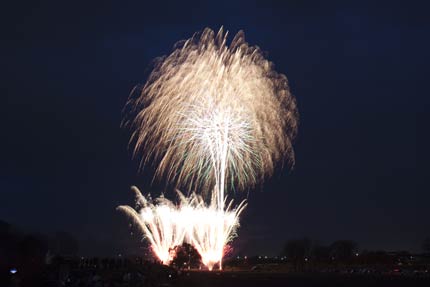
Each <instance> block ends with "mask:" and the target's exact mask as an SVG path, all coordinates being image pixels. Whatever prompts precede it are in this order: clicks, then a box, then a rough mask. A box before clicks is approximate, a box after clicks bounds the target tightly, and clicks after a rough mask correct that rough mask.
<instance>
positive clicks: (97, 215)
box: [0, 0, 430, 255]
mask: <svg viewBox="0 0 430 287" xmlns="http://www.w3.org/2000/svg"><path fill="white" fill-rule="evenodd" d="M12 2H13V1H9V4H7V5H6V6H4V5H3V7H2V8H1V12H0V13H1V14H2V15H1V17H0V19H1V20H0V22H1V23H0V24H1V25H0V26H1V28H0V29H1V32H2V33H1V44H0V63H1V68H0V71H1V75H0V81H1V84H0V89H1V90H0V94H1V99H2V100H1V105H0V109H1V112H0V117H1V120H0V125H1V126H0V127H1V134H2V136H1V141H0V220H4V221H7V222H10V223H12V224H15V225H17V226H19V227H20V228H22V229H24V230H31V231H37V232H43V233H47V232H54V231H56V230H64V231H68V232H71V233H72V234H74V235H75V236H76V237H77V238H79V239H80V240H81V241H82V242H81V250H82V252H83V253H84V254H114V253H116V252H135V251H136V250H139V249H138V248H139V246H141V245H142V243H141V242H140V239H139V238H138V236H137V235H136V234H134V235H133V236H132V235H131V234H130V232H131V231H133V229H131V228H130V227H129V225H128V220H127V218H126V217H125V216H124V215H123V214H121V213H119V212H117V211H115V207H116V206H117V205H119V204H131V205H132V204H133V202H134V200H133V194H132V193H131V192H130V190H129V186H130V185H132V184H138V185H139V186H144V183H145V182H146V183H147V182H148V181H149V177H148V176H147V175H146V176H145V174H143V175H142V174H138V173H137V168H136V167H137V166H136V163H135V162H133V161H132V160H131V156H130V152H129V151H128V150H127V139H128V132H127V131H125V130H122V129H120V121H121V110H122V108H123V106H124V104H125V102H126V100H127V97H128V95H129V92H130V91H131V89H132V88H133V86H134V85H136V84H138V83H143V82H144V81H145V75H147V74H146V71H147V69H148V67H149V64H150V63H151V60H152V59H153V58H154V57H157V56H161V55H164V54H166V53H169V52H170V51H171V49H172V46H173V44H174V43H175V42H176V41H178V40H181V39H185V38H188V37H190V36H191V35H192V34H193V33H194V32H196V31H199V30H202V29H203V28H204V27H206V26H208V27H211V28H213V29H215V30H217V29H218V28H219V27H220V26H221V25H224V27H225V29H227V30H229V31H230V32H231V34H235V33H236V32H237V31H239V30H240V29H243V30H244V31H245V34H246V37H247V40H248V42H249V43H250V44H253V45H258V46H260V47H261V48H262V49H263V50H264V51H267V53H268V57H269V59H270V60H271V61H273V62H274V63H275V65H276V69H277V70H278V71H279V72H282V73H285V74H286V75H287V77H288V78H289V81H290V85H291V89H292V92H293V93H294V95H295V96H296V97H297V100H298V104H299V109H300V119H301V125H300V130H299V136H298V139H297V141H296V143H295V149H296V156H297V158H296V162H297V163H296V166H295V169H294V170H292V171H288V170H284V171H282V172H279V173H278V174H276V176H275V177H274V178H272V179H271V180H270V181H268V182H267V183H266V184H265V185H264V186H263V187H262V189H261V190H257V191H254V192H250V193H249V207H248V209H247V210H246V211H245V212H244V214H243V216H242V227H241V229H240V230H239V238H238V239H237V240H236V241H234V248H235V251H236V252H239V253H243V254H268V255H274V254H277V253H278V252H279V251H280V250H281V248H282V245H283V243H284V242H285V241H286V240H288V239H292V238H299V237H303V236H309V237H310V238H313V239H315V240H319V241H321V242H322V243H330V242H331V241H333V240H336V239H354V240H356V241H357V242H358V243H359V245H360V247H361V248H369V249H380V248H384V249H389V250H392V249H406V250H412V251H417V250H419V246H420V244H421V242H422V240H423V239H424V238H425V237H426V236H430V220H429V218H430V209H429V207H428V206H429V202H430V193H429V188H428V183H427V180H426V177H427V176H428V174H429V167H428V161H429V152H428V146H429V137H430V136H429V129H428V127H427V124H426V122H427V123H428V122H429V113H428V108H429V102H430V100H429V89H428V83H429V80H428V76H429V67H430V66H429V64H430V61H429V51H430V21H429V17H428V11H429V8H430V7H428V6H423V5H421V6H420V5H415V4H413V2H414V1H402V3H399V4H397V3H396V1H386V2H384V1H368V2H367V1H338V2H336V1H321V2H314V1H299V0H296V1H277V2H272V1H226V2H225V3H224V2H222V1H212V2H213V3H212V4H202V3H199V2H195V3H189V4H184V3H185V2H184V1H172V3H166V2H164V1H147V2H149V3H145V1H135V2H129V3H128V4H125V2H124V1H116V2H115V4H109V3H108V1H100V2H99V3H98V4H93V1H83V2H84V3H85V4H79V3H77V1H43V3H37V2H38V1H31V2H29V3H28V4H26V5H24V4H23V3H21V2H20V3H16V5H15V6H10V5H13V4H11V3H12ZM202 2H203V1H202ZM208 2H209V1H208ZM399 2H400V1H399ZM417 2H418V1H417ZM422 2H425V1H422ZM154 189H157V188H154ZM144 191H146V192H148V191H149V189H147V188H146V189H145V190H144Z"/></svg>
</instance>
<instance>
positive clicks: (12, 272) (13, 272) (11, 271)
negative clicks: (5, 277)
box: [9, 268, 18, 274]
mask: <svg viewBox="0 0 430 287" xmlns="http://www.w3.org/2000/svg"><path fill="white" fill-rule="evenodd" d="M9 272H10V274H15V273H16V272H18V270H16V269H15V268H12V269H10V271H9Z"/></svg>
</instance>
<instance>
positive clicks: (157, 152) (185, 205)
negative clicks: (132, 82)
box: [121, 28, 298, 269]
mask: <svg viewBox="0 0 430 287" xmlns="http://www.w3.org/2000/svg"><path fill="white" fill-rule="evenodd" d="M227 34H228V33H224V32H223V29H222V28H221V29H220V31H219V32H218V33H217V34H215V33H214V32H213V31H212V30H210V29H205V30H204V31H203V32H202V33H201V34H195V35H194V36H193V37H192V38H191V39H188V40H186V41H182V42H180V43H178V44H177V45H176V48H175V50H174V51H173V52H172V53H171V54H170V55H169V56H167V57H162V58H159V59H158V60H157V61H156V64H155V67H154V69H153V71H152V72H151V74H150V75H149V78H148V81H147V83H146V84H145V85H144V87H143V88H142V90H141V93H140V94H139V96H138V97H132V98H131V99H130V100H129V102H128V104H127V107H128V110H129V111H130V115H131V117H130V118H128V119H127V120H126V121H125V125H127V126H129V127H131V128H132V129H133V133H132V136H131V141H130V142H131V143H132V144H133V145H134V155H140V154H143V156H142V159H141V167H142V168H143V167H144V166H146V165H147V164H148V163H150V162H152V163H155V165H156V166H157V168H156V172H155V176H154V178H158V179H165V180H166V182H168V183H170V184H173V185H175V186H177V187H179V188H186V189H187V190H189V191H190V196H189V197H185V196H183V195H182V194H180V193H179V194H180V198H181V200H180V203H179V204H178V205H175V204H173V203H172V202H171V201H169V200H167V199H165V198H161V199H159V200H158V201H159V202H158V203H157V204H152V203H151V204H149V203H148V201H147V200H146V199H145V198H144V197H143V196H141V195H140V196H138V198H140V201H141V203H142V205H143V209H142V210H141V212H140V214H139V213H137V212H136V211H134V210H133V209H132V208H130V207H121V209H123V210H125V211H126V212H127V213H128V214H130V215H132V216H133V217H134V218H135V219H136V221H137V222H138V223H139V224H140V226H141V228H142V230H143V232H144V234H145V235H146V237H148V239H149V241H150V243H151V245H152V248H153V250H154V252H155V253H156V254H157V256H158V257H159V258H160V259H161V260H162V261H163V262H167V261H168V250H169V248H173V247H175V246H174V245H175V244H177V243H178V242H180V241H181V240H184V238H185V239H186V240H189V242H190V243H192V244H193V245H194V247H195V248H196V249H197V250H198V251H199V253H200V255H201V256H202V259H203V262H204V264H206V265H207V266H208V267H209V269H211V268H212V267H213V265H214V264H215V263H217V262H219V265H220V268H221V259H222V253H223V248H224V246H225V244H226V243H227V242H228V241H229V240H230V239H231V238H232V237H233V234H234V232H235V229H236V228H237V226H238V224H239V221H238V216H239V214H240V213H241V211H242V210H243V208H244V207H245V203H244V202H242V203H241V204H240V205H239V206H238V207H237V208H232V203H231V202H230V203H227V201H226V196H225V193H226V192H225V190H228V189H232V190H243V189H245V188H251V187H253V186H255V185H256V184H257V183H261V182H263V180H264V178H265V177H267V176H270V175H271V174H272V173H273V171H274V168H275V165H276V164H277V163H279V162H284V161H285V160H286V161H287V162H288V163H290V164H294V152H293V149H292V140H293V139H294V137H295V135H296V133H297V125H298V113H297V107H296V102H295V99H294V97H293V96H292V95H291V94H290V92H289V88H288V81H287V78H286V77H285V75H283V74H279V73H277V72H276V71H274V69H273V64H272V63H271V62H269V61H268V60H266V59H265V58H264V57H263V55H262V52H261V51H260V49H259V48H258V47H252V46H249V45H248V44H247V43H246V42H245V40H244V34H243V32H239V33H238V34H237V35H236V36H235V37H234V39H233V40H232V42H231V44H230V45H227ZM196 191H199V192H200V193H201V194H202V195H196V193H195V192H196ZM203 195H204V196H205V198H204V197H203ZM204 199H206V201H205V200H204Z"/></svg>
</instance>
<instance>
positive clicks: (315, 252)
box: [311, 244, 330, 262]
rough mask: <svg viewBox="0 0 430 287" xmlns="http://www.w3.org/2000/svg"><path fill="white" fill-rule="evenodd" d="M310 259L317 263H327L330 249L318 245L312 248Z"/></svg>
mask: <svg viewBox="0 0 430 287" xmlns="http://www.w3.org/2000/svg"><path fill="white" fill-rule="evenodd" d="M311 257H312V258H313V259H314V260H315V261H317V262H327V261H329V260H330V247H329V246H325V245H320V244H315V245H313V246H312V250H311Z"/></svg>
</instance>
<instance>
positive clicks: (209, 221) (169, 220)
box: [118, 186, 246, 270]
mask: <svg viewBox="0 0 430 287" xmlns="http://www.w3.org/2000/svg"><path fill="white" fill-rule="evenodd" d="M132 190H133V191H134V192H135V194H136V202H137V205H138V206H137V209H138V210H139V211H138V212H137V211H136V210H135V209H133V208H132V207H130V206H124V205H122V206H119V207H118V209H119V210H122V211H124V212H125V213H126V214H127V215H129V216H130V217H132V218H133V219H134V221H135V223H136V224H137V225H138V226H139V228H140V229H141V230H142V232H143V234H144V236H145V237H146V238H147V239H148V241H149V242H150V244H151V248H152V250H153V252H154V253H155V254H156V256H157V257H158V259H160V260H161V261H162V262H163V264H168V263H170V261H171V260H172V259H173V258H172V257H173V256H174V254H172V251H173V250H174V249H175V247H176V246H178V245H181V244H182V243H183V241H187V242H188V243H190V244H192V245H193V246H194V247H195V248H196V249H197V251H198V252H199V254H200V256H201V257H202V262H203V264H205V265H206V266H207V267H208V268H209V269H210V270H212V268H213V266H214V265H215V264H216V263H219V264H220V268H221V260H222V257H223V251H224V246H225V244H226V242H229V241H230V240H231V239H233V238H234V237H235V236H236V232H235V231H236V229H237V227H238V226H239V215H240V213H241V212H242V211H243V209H244V208H245V206H246V203H245V202H244V201H243V202H242V203H241V204H239V205H238V206H237V207H236V208H232V206H233V201H230V203H229V204H228V206H227V208H226V209H225V210H219V209H218V208H217V205H216V204H215V201H213V203H212V204H210V205H206V203H205V201H204V200H203V198H202V197H201V196H200V195H197V194H195V193H193V194H191V195H190V196H188V197H186V196H184V195H183V194H182V193H181V192H180V191H177V194H178V197H179V199H180V202H179V204H177V205H175V204H174V203H173V202H171V201H170V200H168V199H166V198H164V197H159V198H158V199H157V202H156V204H154V203H153V202H152V200H151V198H148V199H147V198H145V197H144V196H143V195H142V194H141V192H140V191H139V189H138V188H137V187H135V186H133V187H132Z"/></svg>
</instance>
